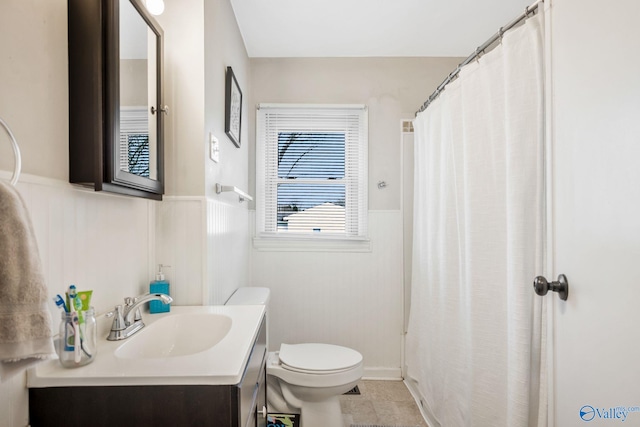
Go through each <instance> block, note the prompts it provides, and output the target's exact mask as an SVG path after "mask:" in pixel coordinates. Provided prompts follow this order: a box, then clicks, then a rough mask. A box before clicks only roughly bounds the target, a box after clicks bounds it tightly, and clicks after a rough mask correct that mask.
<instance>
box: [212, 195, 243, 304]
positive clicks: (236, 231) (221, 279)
mask: <svg viewBox="0 0 640 427" xmlns="http://www.w3.org/2000/svg"><path fill="white" fill-rule="evenodd" d="M246 205H247V204H246V203H234V204H227V203H224V202H220V201H217V200H209V201H208V202H207V247H208V254H209V255H208V256H207V261H208V268H209V270H208V277H209V281H208V287H207V289H208V298H206V299H205V301H206V302H207V303H208V304H224V303H225V302H226V301H227V299H229V297H230V296H231V294H233V292H234V291H235V290H236V289H237V288H239V287H241V286H246V285H247V284H248V282H249V244H250V240H249V214H248V212H249V211H248V210H247V206H246Z"/></svg>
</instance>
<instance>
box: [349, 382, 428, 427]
mask: <svg viewBox="0 0 640 427" xmlns="http://www.w3.org/2000/svg"><path fill="white" fill-rule="evenodd" d="M358 387H359V388H360V393H361V394H360V395H344V396H341V397H340V406H341V407H342V418H343V420H344V426H345V427H349V426H350V425H351V424H352V423H353V424H383V425H390V426H418V427H428V426H427V423H426V422H425V421H424V419H423V418H422V415H421V414H420V410H419V409H418V405H417V404H416V402H415V400H414V399H413V396H411V393H409V390H408V389H407V387H406V386H405V385H404V383H403V382H402V381H360V383H359V384H358Z"/></svg>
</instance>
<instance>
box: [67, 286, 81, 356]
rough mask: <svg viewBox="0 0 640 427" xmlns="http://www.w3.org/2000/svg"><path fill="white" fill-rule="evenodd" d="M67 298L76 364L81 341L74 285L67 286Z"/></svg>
mask: <svg viewBox="0 0 640 427" xmlns="http://www.w3.org/2000/svg"><path fill="white" fill-rule="evenodd" d="M67 295H68V296H69V310H71V313H72V319H73V320H72V322H73V334H74V335H73V340H74V341H73V357H74V361H75V362H76V363H80V356H81V354H80V347H81V346H82V341H81V340H80V323H79V320H78V314H79V313H78V312H77V311H76V307H77V304H76V285H71V286H69V292H67ZM80 304H82V302H80Z"/></svg>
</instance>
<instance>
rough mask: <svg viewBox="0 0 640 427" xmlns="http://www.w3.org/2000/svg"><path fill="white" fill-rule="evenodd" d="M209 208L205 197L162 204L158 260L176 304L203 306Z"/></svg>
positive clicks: (169, 200)
mask: <svg viewBox="0 0 640 427" xmlns="http://www.w3.org/2000/svg"><path fill="white" fill-rule="evenodd" d="M205 209H206V202H205V200H204V198H202V197H165V200H164V201H163V202H162V203H161V204H159V205H158V211H157V215H158V219H157V232H156V234H157V236H158V237H157V257H156V260H157V262H158V263H159V264H164V265H170V266H171V267H168V268H166V269H165V274H166V276H165V277H166V279H167V280H169V283H171V296H172V297H173V298H174V300H175V304H176V305H201V304H202V303H203V283H205V278H204V275H205V265H206V262H205V243H206V240H205Z"/></svg>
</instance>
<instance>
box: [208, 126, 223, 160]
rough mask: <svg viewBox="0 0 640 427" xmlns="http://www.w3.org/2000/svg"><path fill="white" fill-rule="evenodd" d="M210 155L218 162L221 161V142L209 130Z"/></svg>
mask: <svg viewBox="0 0 640 427" xmlns="http://www.w3.org/2000/svg"><path fill="white" fill-rule="evenodd" d="M209 157H211V160H213V161H214V162H216V163H218V162H219V161H220V142H219V141H218V138H216V137H215V136H213V134H212V133H211V132H209Z"/></svg>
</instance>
